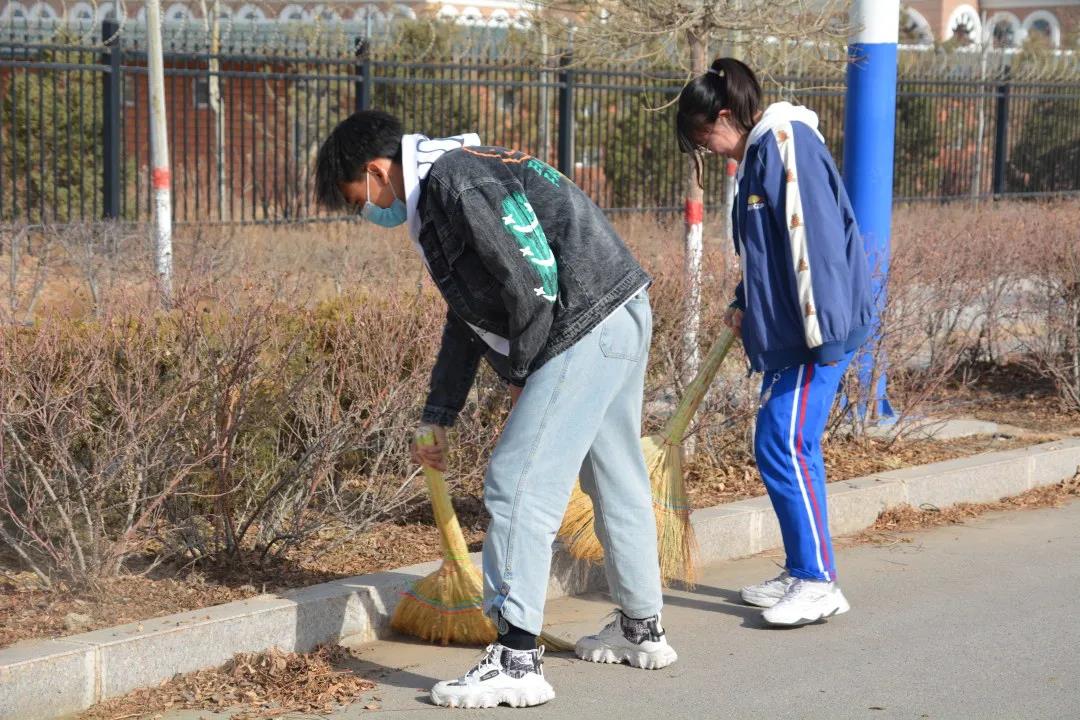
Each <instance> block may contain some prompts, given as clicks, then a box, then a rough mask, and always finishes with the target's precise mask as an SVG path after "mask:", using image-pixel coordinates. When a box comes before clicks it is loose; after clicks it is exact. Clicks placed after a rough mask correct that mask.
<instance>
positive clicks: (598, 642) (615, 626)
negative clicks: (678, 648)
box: [574, 610, 679, 670]
mask: <svg viewBox="0 0 1080 720" xmlns="http://www.w3.org/2000/svg"><path fill="white" fill-rule="evenodd" d="M615 615H616V617H615V619H614V620H612V621H611V622H609V623H608V624H607V625H605V626H604V629H603V630H601V631H600V632H599V633H598V634H596V635H586V636H585V637H583V638H581V639H580V640H578V641H577V645H576V646H575V647H574V654H575V655H577V656H578V657H579V658H581V659H582V660H588V661H589V662H599V663H621V662H627V663H630V664H631V665H633V666H634V667H639V668H645V669H646V670H659V669H660V668H662V667H667V666H668V665H670V664H671V663H673V662H675V661H676V660H678V659H679V656H678V655H677V654H676V653H675V649H674V648H672V647H671V646H670V645H668V641H667V636H666V634H665V633H664V628H663V626H661V625H660V616H659V615H653V616H652V617H650V618H645V619H644V620H635V619H633V618H629V617H627V616H626V615H624V614H623V612H622V611H621V610H616V611H615Z"/></svg>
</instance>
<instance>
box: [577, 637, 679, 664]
mask: <svg viewBox="0 0 1080 720" xmlns="http://www.w3.org/2000/svg"><path fill="white" fill-rule="evenodd" d="M574 654H575V655H577V656H578V657H579V658H581V659H582V660H586V661H588V662H594V663H610V664H614V665H618V664H621V663H624V662H625V663H628V664H629V665H631V666H632V667H636V668H641V669H642V670H660V669H661V668H666V667H667V666H668V665H671V664H672V663H673V662H675V661H676V660H678V659H679V656H678V654H677V653H676V652H675V650H673V649H672V648H671V647H666V648H663V649H661V650H657V651H656V652H651V653H650V652H645V651H643V650H630V649H625V650H623V649H620V650H618V651H615V650H612V649H611V648H610V647H608V646H607V645H601V646H599V647H589V646H588V645H582V644H581V643H579V644H578V645H577V647H575V648H574Z"/></svg>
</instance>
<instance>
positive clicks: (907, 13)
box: [900, 7, 934, 45]
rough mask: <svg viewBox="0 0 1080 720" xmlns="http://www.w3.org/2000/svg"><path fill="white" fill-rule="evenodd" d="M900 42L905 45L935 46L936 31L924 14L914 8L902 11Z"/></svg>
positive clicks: (902, 9)
mask: <svg viewBox="0 0 1080 720" xmlns="http://www.w3.org/2000/svg"><path fill="white" fill-rule="evenodd" d="M900 42H901V43H902V44H904V45H933V44H934V31H933V30H931V29H930V23H928V22H927V21H926V18H925V17H923V15H922V13H920V12H919V11H918V10H915V9H914V8H909V7H906V8H901V9H900Z"/></svg>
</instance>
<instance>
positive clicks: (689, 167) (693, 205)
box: [681, 30, 708, 456]
mask: <svg viewBox="0 0 1080 720" xmlns="http://www.w3.org/2000/svg"><path fill="white" fill-rule="evenodd" d="M687 41H688V44H689V46H690V63H691V70H692V71H693V73H694V75H695V76H696V75H701V74H703V73H704V72H705V70H706V69H707V68H708V64H707V63H706V61H705V41H704V39H703V38H702V37H701V36H700V35H699V34H697V33H696V32H694V31H693V30H689V31H687ZM698 180H699V178H698V177H697V172H696V158H695V157H694V156H693V155H687V162H686V205H685V209H684V213H685V214H684V220H685V223H686V234H685V237H684V251H685V252H684V258H683V268H684V272H685V274H686V314H685V316H684V319H685V323H684V325H683V368H682V378H681V380H682V387H683V388H686V387H687V386H688V385H690V383H691V382H692V381H693V379H694V377H695V376H697V373H698V367H699V366H700V364H701V357H700V352H699V349H698V328H699V327H700V326H701V254H702V232H703V226H704V221H705V204H704V197H705V192H704V190H703V189H702V187H701V185H700V184H699V182H698ZM683 449H684V450H685V452H686V454H687V455H688V456H689V455H693V452H694V442H693V438H692V437H691V438H688V439H687V442H685V443H684V444H683Z"/></svg>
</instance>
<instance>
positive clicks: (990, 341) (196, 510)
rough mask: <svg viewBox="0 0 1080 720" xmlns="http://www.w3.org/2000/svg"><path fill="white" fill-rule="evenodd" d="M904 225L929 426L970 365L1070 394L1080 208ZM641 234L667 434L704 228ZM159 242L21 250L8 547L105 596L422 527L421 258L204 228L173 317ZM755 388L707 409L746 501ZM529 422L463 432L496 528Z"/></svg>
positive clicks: (648, 229)
mask: <svg viewBox="0 0 1080 720" xmlns="http://www.w3.org/2000/svg"><path fill="white" fill-rule="evenodd" d="M896 217H897V222H896V232H895V233H894V237H895V242H894V252H895V254H894V259H893V265H892V273H891V278H890V285H889V294H888V298H889V299H888V305H887V307H886V311H885V314H884V320H885V325H884V331H883V335H882V343H881V348H882V349H883V350H884V352H885V353H886V354H887V357H888V361H889V368H890V373H891V377H890V383H891V386H890V393H891V396H892V399H893V401H894V404H895V405H896V406H897V407H899V408H900V409H901V411H902V412H904V413H905V418H907V419H911V418H915V417H916V416H917V415H918V414H919V412H920V409H921V408H922V406H923V405H924V403H925V402H926V401H927V400H929V399H931V398H933V397H934V396H935V394H936V393H937V392H938V391H939V390H940V389H941V388H942V386H943V385H944V384H945V383H946V382H951V381H954V380H955V377H956V376H957V374H958V373H960V374H961V376H962V371H963V370H964V368H967V367H969V363H970V361H973V360H982V361H985V360H987V359H997V358H1001V359H1005V358H1007V357H1008V356H1010V354H1012V353H1015V352H1018V351H1022V352H1023V353H1025V355H1024V357H1025V358H1026V359H1027V361H1028V362H1030V363H1032V364H1034V365H1035V366H1036V367H1038V368H1039V369H1040V371H1041V372H1043V373H1046V374H1048V375H1051V376H1052V377H1054V378H1056V379H1057V380H1058V382H1059V383H1060V386H1061V387H1062V388H1063V396H1064V397H1068V395H1067V390H1068V388H1069V387H1077V386H1078V385H1077V384H1075V383H1073V384H1072V385H1070V382H1071V380H1070V378H1075V373H1076V362H1075V358H1076V353H1077V348H1078V344H1077V332H1078V330H1077V325H1076V317H1077V315H1076V313H1077V310H1078V308H1077V304H1076V301H1075V295H1070V294H1069V293H1071V292H1074V291H1075V288H1076V287H1077V286H1078V285H1077V279H1078V276H1077V262H1076V244H1075V243H1069V242H1068V241H1067V238H1069V237H1071V235H1069V231H1070V228H1071V227H1075V225H1076V224H1077V223H1078V222H1080V216H1078V211H1077V209H1076V208H1073V207H1071V206H1053V207H1048V206H1044V205H1037V204H1027V203H1025V204H1019V205H1011V206H1000V207H999V206H993V207H989V208H986V209H983V210H982V212H981V213H980V214H977V215H973V214H972V213H971V212H970V208H967V207H955V208H944V209H934V210H933V212H928V211H926V210H925V209H924V208H918V209H916V210H901V211H899V212H898V213H897V216H896ZM616 225H617V227H618V229H619V230H620V232H621V233H622V234H623V235H624V236H625V237H626V238H627V240H628V242H629V244H630V245H631V246H632V247H633V248H634V250H635V252H636V253H637V255H638V257H639V258H641V260H642V263H643V264H644V265H645V266H646V268H647V269H648V270H649V271H650V273H651V274H652V275H653V276H654V278H655V284H654V285H653V286H652V288H651V290H650V297H651V299H652V305H653V313H654V319H655V322H654V335H653V345H652V349H651V353H650V357H651V363H650V368H649V373H648V379H647V386H646V398H645V401H646V405H645V407H646V413H645V425H646V427H645V428H644V431H645V432H649V433H651V432H655V431H657V430H658V429H659V428H660V427H662V425H663V423H664V421H665V420H666V419H667V417H668V416H669V415H670V413H671V411H672V410H673V409H674V406H675V404H676V402H677V399H678V397H679V395H680V391H681V388H680V385H679V379H680V377H681V370H682V367H683V364H684V362H685V358H684V357H683V356H682V353H683V350H682V343H681V336H682V330H683V317H684V307H685V306H684V297H685V286H684V283H685V280H684V278H683V277H682V243H681V239H680V237H681V223H679V222H677V221H674V222H657V221H656V220H655V219H645V218H633V217H621V218H618V219H617V220H616ZM141 232H142V231H141V230H138V231H135V230H131V231H130V232H129V233H128V234H120V233H119V231H116V230H111V229H108V228H97V229H94V228H80V229H73V230H71V231H61V230H55V229H48V230H47V231H45V232H43V233H41V234H38V235H37V236H36V238H37V239H36V240H35V241H34V242H36V243H37V245H36V246H35V247H37V248H38V249H43V248H45V247H46V246H48V247H49V248H50V253H51V254H53V256H54V258H58V259H55V260H53V261H50V262H49V263H45V262H44V260H43V259H42V260H31V259H28V257H27V253H26V251H25V248H29V247H31V245H32V243H31V242H30V241H28V240H23V241H22V244H21V245H20V247H22V248H24V250H20V252H21V253H24V254H23V255H22V256H21V259H19V260H18V262H17V269H18V273H17V274H18V278H17V282H15V283H12V284H11V287H10V288H9V291H10V296H11V297H16V298H17V300H16V303H15V305H14V306H11V305H10V303H9V307H14V308H15V310H14V311H13V312H9V313H7V314H6V315H5V320H7V321H8V322H7V323H6V324H5V325H4V326H3V327H2V328H0V343H2V351H3V352H2V355H0V388H3V393H2V395H0V472H2V473H3V479H2V482H0V542H3V544H5V545H7V546H9V547H10V548H11V549H12V551H13V552H15V553H17V554H18V555H19V557H20V559H21V562H22V563H23V564H24V565H25V566H26V567H28V568H32V569H34V570H35V572H37V573H38V574H39V576H40V577H41V578H42V581H43V582H49V581H55V580H57V579H62V580H67V581H75V582H93V581H94V580H95V579H96V578H103V577H110V576H113V575H116V574H119V573H124V572H132V571H135V570H138V571H140V572H149V571H150V570H151V569H153V568H154V566H155V565H160V564H161V563H191V562H205V561H208V560H224V561H227V562H230V563H234V562H243V563H251V562H257V563H262V562H269V561H271V560H274V559H279V558H283V557H285V556H287V555H289V554H290V553H293V552H295V551H297V550H301V551H303V552H305V553H316V552H318V553H321V552H331V551H333V550H334V549H335V548H334V546H332V545H330V546H328V545H327V544H326V543H325V542H319V543H311V542H309V540H310V539H311V538H312V537H313V536H314V535H316V534H318V533H320V531H321V530H323V529H326V528H327V526H328V525H332V526H333V529H334V533H332V535H333V536H334V537H335V538H337V542H338V544H340V543H343V542H346V541H347V540H348V539H349V538H350V537H352V536H354V535H355V534H357V533H361V532H364V531H365V530H367V529H369V528H370V527H371V524H372V523H374V522H378V521H381V520H399V519H402V518H405V517H411V516H414V515H415V511H416V508H417V506H418V504H420V503H422V499H421V498H422V493H423V483H421V482H419V481H418V479H417V478H416V471H415V468H413V467H412V465H411V462H410V461H409V459H408V452H407V445H408V442H409V439H410V436H411V432H412V430H413V428H414V427H415V424H416V422H417V419H418V415H419V410H420V407H421V405H422V403H423V401H424V397H425V395H426V392H427V385H428V378H429V374H430V368H431V364H432V362H433V361H434V356H435V351H436V348H437V343H438V340H439V336H440V331H441V326H442V321H443V316H444V312H445V309H444V305H443V302H442V300H441V299H440V298H439V297H438V296H437V293H436V292H435V291H434V289H433V288H432V286H431V283H430V282H429V281H427V280H426V279H425V278H424V276H423V274H422V273H421V265H420V263H419V261H418V260H417V258H416V256H415V251H414V249H413V248H412V246H411V243H410V242H409V240H408V238H407V237H406V236H405V235H404V234H403V233H378V232H373V231H372V230H371V229H370V228H365V227H364V226H362V225H354V224H349V223H343V224H338V225H327V226H321V225H304V226H297V227H290V228H274V229H270V228H232V229H229V228H181V229H180V230H179V231H178V233H177V238H176V252H177V281H176V287H177V298H176V301H175V304H174V306H173V307H172V309H170V310H169V311H168V312H164V311H161V310H160V309H158V308H157V307H156V306H155V305H153V304H152V303H153V298H154V295H153V287H152V285H151V284H150V283H148V282H147V281H146V271H145V269H146V263H147V262H148V255H147V253H146V252H145V247H144V246H143V239H142V238H143V236H142V235H140V234H139V233H141ZM709 236H711V237H715V234H714V233H710V234H709ZM45 238H49V239H48V242H46V241H45ZM11 247H12V243H10V242H5V244H4V249H5V250H10V248H11ZM80 248H81V250H79V249H80ZM76 251H79V252H76ZM80 253H81V254H80ZM41 255H42V256H44V255H45V253H44V252H42V253H41ZM45 266H47V267H48V269H49V272H48V273H47V274H46V273H44V271H39V270H38V268H40V267H45ZM737 274H738V271H737V263H736V262H735V258H734V255H733V254H732V252H731V250H730V248H729V246H728V244H727V243H726V242H725V241H710V242H707V243H706V252H705V258H704V263H703V283H704V287H703V292H702V295H701V297H702V316H701V317H702V325H701V330H700V338H701V344H702V348H701V350H702V352H705V351H706V350H707V349H708V345H709V344H710V343H711V342H712V341H713V340H714V339H715V338H716V337H717V336H718V335H719V333H720V330H721V317H722V314H723V310H724V308H725V307H726V306H727V304H728V301H729V299H730V297H731V293H732V290H733V287H734V284H735V282H736V280H737ZM41 277H44V279H43V280H37V279H35V278H41ZM37 285H40V288H39V289H38V290H36V291H35V290H34V288H35V286H37ZM76 287H78V288H82V290H81V291H80V292H81V295H79V296H78V297H75V295H76V293H75V290H74V289H73V288H76ZM31 297H37V298H39V300H38V302H37V305H36V307H31V304H30V300H29V299H30V298H31ZM80 298H81V299H80ZM28 310H32V311H33V312H31V313H28V312H27V311H28ZM1070 313H1071V314H1070ZM26 319H33V321H34V322H33V323H32V324H25V323H24V321H25V320H26ZM1070 323H1071V324H1070ZM1070 363H1071V364H1070ZM745 369H746V365H745V358H744V356H743V354H742V352H741V351H740V350H738V349H736V351H735V352H734V353H733V354H732V357H731V358H730V359H729V360H728V361H727V362H726V363H725V365H724V367H723V369H722V371H721V377H720V379H719V380H718V381H717V382H716V383H715V384H714V386H713V390H712V392H711V393H710V395H709V396H708V397H707V399H706V401H705V403H704V405H703V407H702V409H701V410H700V411H699V413H698V416H697V418H696V422H695V425H694V426H693V428H692V433H693V437H694V440H695V443H696V447H697V452H696V453H695V455H694V457H693V460H692V462H691V463H690V464H689V466H688V472H689V473H690V474H691V475H692V476H695V477H701V478H707V477H728V476H730V477H731V478H732V482H733V483H736V484H738V483H744V482H745V477H744V476H745V474H746V468H747V467H748V463H749V461H750V459H751V454H752V453H751V452H750V438H751V432H752V418H753V415H754V413H755V411H756V409H757V402H758V393H757V386H758V381H757V379H756V378H747V376H746V373H745ZM1070 373H1072V374H1070ZM849 391H850V392H851V393H852V395H851V396H852V397H853V398H857V397H858V393H857V387H856V386H855V385H854V384H851V385H849ZM508 410H509V400H508V396H507V393H506V390H505V388H504V387H503V385H502V383H501V382H500V381H499V380H498V378H497V377H496V376H495V375H494V374H493V373H491V372H490V371H488V370H486V369H485V370H482V371H481V373H480V375H479V377H478V379H477V383H476V385H475V388H474V390H473V392H472V393H471V394H470V396H469V400H468V402H467V404H466V407H465V409H464V411H463V412H462V415H461V418H460V421H459V423H458V426H457V427H456V428H455V431H454V433H453V435H452V439H453V441H454V452H453V453H452V454H451V463H452V465H451V473H450V477H451V478H452V479H453V480H454V482H455V483H456V485H457V490H456V493H457V495H458V497H461V498H464V497H469V496H471V497H472V498H475V501H473V505H472V507H478V506H479V498H480V495H481V482H482V476H483V469H484V466H485V464H486V458H487V456H488V454H489V452H490V449H491V448H492V446H493V445H494V443H495V441H496V440H497V437H498V432H499V430H500V428H501V427H502V425H503V422H504V420H505V416H506V413H507V412H508ZM912 422H914V421H913V420H912ZM419 512H421V513H423V512H425V511H423V510H422V509H421V510H420V511H419Z"/></svg>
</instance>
